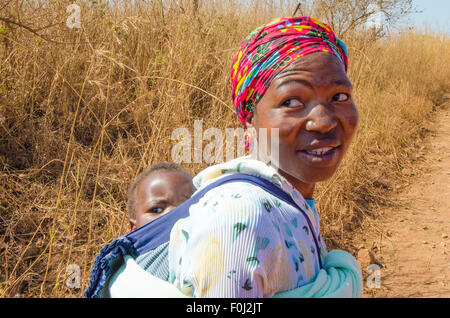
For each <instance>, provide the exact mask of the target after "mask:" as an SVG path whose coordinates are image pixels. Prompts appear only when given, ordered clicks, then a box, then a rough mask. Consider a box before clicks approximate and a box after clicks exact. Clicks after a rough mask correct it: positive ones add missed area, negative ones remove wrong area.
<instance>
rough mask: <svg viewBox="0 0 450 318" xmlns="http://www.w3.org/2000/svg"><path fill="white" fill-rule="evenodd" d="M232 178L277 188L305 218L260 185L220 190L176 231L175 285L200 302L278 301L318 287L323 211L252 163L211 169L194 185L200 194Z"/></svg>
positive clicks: (173, 241) (210, 194) (195, 208)
mask: <svg viewBox="0 0 450 318" xmlns="http://www.w3.org/2000/svg"><path fill="white" fill-rule="evenodd" d="M231 173H246V174H251V175H256V176H259V177H261V178H266V179H268V180H270V181H272V182H273V183H274V184H276V185H277V186H279V187H281V188H282V189H283V190H284V191H285V192H287V193H288V194H290V195H291V197H292V198H293V199H294V201H295V202H296V204H297V205H298V206H299V207H301V208H302V209H303V211H304V212H305V214H303V213H302V212H301V211H299V210H298V209H297V208H295V207H293V206H291V205H290V204H287V203H285V202H284V201H282V200H280V199H278V198H277V197H275V196H273V195H271V194H269V193H267V192H266V191H264V190H263V189H261V188H259V187H257V186H255V185H253V184H249V183H245V182H233V183H228V184H224V185H222V186H219V187H217V188H214V189H213V190H210V191H209V192H208V193H207V194H206V195H205V196H204V197H203V198H202V199H201V200H200V201H199V202H198V203H197V204H195V205H192V206H191V208H190V215H189V217H187V218H185V219H181V220H179V221H178V222H177V223H176V224H175V226H174V227H173V229H172V232H171V238H170V243H169V273H170V277H169V281H170V282H171V283H173V284H174V285H175V286H177V287H178V288H179V289H180V290H181V291H182V292H183V293H184V294H186V295H189V296H194V297H272V296H273V295H274V294H275V293H277V292H280V291H286V290H290V289H293V288H296V287H298V286H302V285H304V284H306V283H309V282H311V281H312V280H313V279H314V278H315V277H316V275H317V273H318V272H319V270H320V265H319V262H318V257H317V256H318V255H317V253H319V255H320V257H321V260H324V259H325V256H326V254H327V250H326V247H325V244H324V243H323V240H322V238H321V237H320V234H319V233H320V227H319V218H318V214H317V211H316V210H315V209H311V208H310V206H309V205H308V204H307V202H306V201H305V200H304V199H303V197H302V196H301V194H300V193H299V192H298V191H297V190H296V189H295V188H293V187H292V185H291V184H290V183H289V182H287V181H286V180H285V179H284V178H283V177H282V176H280V175H279V174H278V173H277V171H276V170H275V169H274V168H273V167H271V166H268V165H266V164H264V163H263V162H260V161H257V160H252V159H250V158H249V157H242V158H238V159H235V160H233V161H230V162H227V163H223V164H219V165H216V166H212V167H209V168H207V169H205V170H204V171H203V172H201V173H200V174H199V175H197V176H196V177H195V178H194V184H195V185H196V187H198V188H201V187H204V186H206V185H207V184H209V183H210V182H213V181H215V180H217V178H220V177H223V176H226V175H229V174H231ZM305 215H306V216H307V217H308V218H309V220H310V222H311V224H312V226H313V231H310V229H309V226H308V222H307V220H306V219H305ZM313 232H315V233H316V234H317V237H316V239H317V240H318V242H319V249H320V250H319V251H317V250H316V249H317V248H316V245H315V243H314V238H313Z"/></svg>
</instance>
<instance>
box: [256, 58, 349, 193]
mask: <svg viewBox="0 0 450 318" xmlns="http://www.w3.org/2000/svg"><path fill="white" fill-rule="evenodd" d="M357 123H358V111H357V109H356V106H355V104H354V103H353V100H352V86H351V83H350V81H349V79H348V77H347V75H346V73H345V69H344V65H343V64H342V63H341V62H340V61H339V59H338V58H337V57H335V56H334V55H332V54H329V53H313V54H309V55H306V56H304V57H302V58H300V59H299V60H297V61H295V62H293V63H292V64H291V65H290V66H289V67H287V68H286V69H284V70H283V71H282V72H281V73H280V74H278V75H277V76H276V77H275V78H274V79H273V81H272V83H271V84H270V86H269V88H268V89H267V91H266V92H265V94H264V96H263V97H262V98H261V100H260V101H259V102H258V104H257V106H256V111H255V112H254V114H253V116H252V117H251V118H250V119H248V122H247V126H248V127H249V128H250V129H251V128H255V129H256V132H258V131H259V128H267V134H268V140H269V142H270V131H271V128H278V129H279V156H278V158H279V163H278V169H279V172H280V173H281V174H282V175H283V176H284V177H286V178H287V180H288V181H290V182H291V183H292V184H293V185H294V186H295V187H296V188H297V189H298V190H299V191H300V192H301V193H302V194H303V195H304V196H305V197H306V198H308V197H310V196H312V192H313V191H314V184H315V183H316V182H319V181H324V180H326V179H328V178H330V177H331V176H332V175H333V174H334V172H335V171H336V169H337V167H338V166H339V163H340V162H341V160H342V158H343V157H344V154H345V152H346V151H347V149H348V146H349V144H350V141H351V139H352V137H353V134H354V132H355V129H356V126H357ZM268 147H270V145H268ZM267 149H270V148H267ZM272 164H274V163H273V162H272Z"/></svg>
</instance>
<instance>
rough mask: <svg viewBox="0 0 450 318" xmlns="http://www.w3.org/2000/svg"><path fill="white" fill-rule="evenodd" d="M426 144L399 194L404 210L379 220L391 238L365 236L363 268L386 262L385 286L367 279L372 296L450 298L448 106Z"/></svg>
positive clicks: (368, 293) (389, 212) (387, 213)
mask: <svg viewBox="0 0 450 318" xmlns="http://www.w3.org/2000/svg"><path fill="white" fill-rule="evenodd" d="M424 145H425V147H424V149H423V150H422V151H424V156H423V160H420V162H419V163H418V165H419V166H418V168H419V170H420V171H421V172H420V173H416V175H415V176H413V177H412V179H411V182H409V185H408V186H406V187H405V188H404V189H403V190H402V191H401V192H400V193H399V194H393V195H395V196H396V200H397V201H398V202H399V203H400V206H401V208H391V209H388V210H387V211H385V213H384V214H383V216H382V217H381V219H380V220H377V221H375V222H376V223H375V226H376V227H377V228H379V229H381V232H384V233H387V234H388V236H386V235H380V232H378V233H377V231H370V232H373V233H369V234H368V235H366V234H364V236H365V238H364V239H365V248H366V249H360V252H359V253H358V260H359V261H360V264H361V268H362V270H363V271H365V270H366V268H367V265H368V264H370V263H373V262H378V263H380V264H381V269H380V274H381V287H380V288H368V287H367V283H366V282H367V278H366V279H365V294H366V297H450V262H449V258H450V238H449V235H450V110H449V109H448V107H447V109H446V110H443V111H441V112H440V113H439V115H438V118H436V121H435V124H434V125H433V132H432V134H431V135H430V136H429V137H428V138H426V140H425V143H424ZM368 245H371V246H368ZM368 251H370V253H372V255H370V254H369V253H368ZM371 257H372V259H370V258H371ZM372 273H374V272H372ZM367 275H368V273H367V272H366V273H365V277H367Z"/></svg>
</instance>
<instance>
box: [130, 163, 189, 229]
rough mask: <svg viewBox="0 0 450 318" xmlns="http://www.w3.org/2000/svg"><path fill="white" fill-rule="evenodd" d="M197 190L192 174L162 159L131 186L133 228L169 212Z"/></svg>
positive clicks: (131, 219)
mask: <svg viewBox="0 0 450 318" xmlns="http://www.w3.org/2000/svg"><path fill="white" fill-rule="evenodd" d="M194 191H195V187H194V185H193V184H192V177H191V176H190V175H189V173H187V172H186V171H185V170H184V169H183V168H181V167H180V166H179V165H177V164H175V163H167V162H161V163H158V164H155V165H153V166H152V167H150V168H149V169H147V170H144V171H143V172H141V173H140V174H139V175H138V177H137V178H136V180H135V181H134V182H133V183H132V184H131V186H130V188H129V189H128V213H129V218H130V230H131V231H134V230H136V229H137V228H139V227H141V226H143V225H145V224H147V223H149V222H151V221H153V220H155V219H157V218H159V217H160V216H162V215H164V214H166V213H168V212H169V211H171V210H172V209H174V208H175V207H177V206H178V205H180V204H181V203H183V202H184V201H186V200H187V199H189V198H190V197H191V195H192V194H193V193H194Z"/></svg>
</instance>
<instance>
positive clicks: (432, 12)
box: [408, 0, 450, 35]
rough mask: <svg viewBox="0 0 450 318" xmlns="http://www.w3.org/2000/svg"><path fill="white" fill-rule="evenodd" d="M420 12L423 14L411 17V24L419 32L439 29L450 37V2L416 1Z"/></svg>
mask: <svg viewBox="0 0 450 318" xmlns="http://www.w3.org/2000/svg"><path fill="white" fill-rule="evenodd" d="M414 3H415V5H416V7H417V9H418V10H421V11H423V12H422V13H416V14H413V15H411V17H410V18H409V19H408V20H409V23H412V24H414V26H415V27H416V29H417V30H420V28H423V27H424V26H425V27H430V28H433V27H438V28H439V29H440V30H442V31H445V32H446V33H447V34H449V35H450V0H414Z"/></svg>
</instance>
